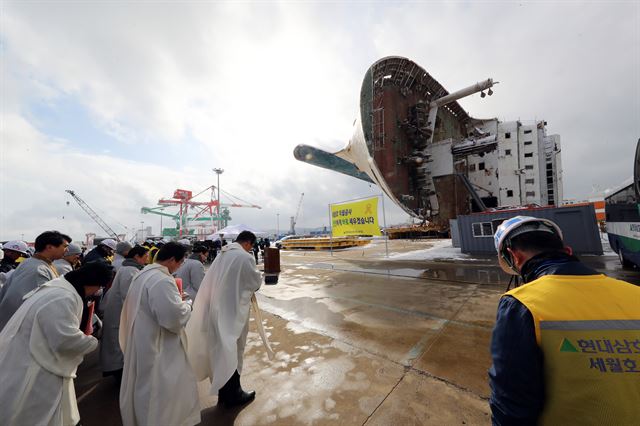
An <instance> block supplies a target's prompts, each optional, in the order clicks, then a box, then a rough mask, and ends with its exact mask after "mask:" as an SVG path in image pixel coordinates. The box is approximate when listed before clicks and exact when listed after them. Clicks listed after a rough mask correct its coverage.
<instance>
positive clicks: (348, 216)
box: [331, 197, 381, 237]
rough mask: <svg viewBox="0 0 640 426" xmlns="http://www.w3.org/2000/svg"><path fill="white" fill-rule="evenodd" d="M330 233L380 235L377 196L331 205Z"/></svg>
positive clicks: (337, 235) (335, 235)
mask: <svg viewBox="0 0 640 426" xmlns="http://www.w3.org/2000/svg"><path fill="white" fill-rule="evenodd" d="M331 222H332V235H333V236H334V237H343V236H349V235H381V233H380V226H379V225H378V197H373V198H368V199H366V200H361V201H354V202H352V203H343V204H332V205H331Z"/></svg>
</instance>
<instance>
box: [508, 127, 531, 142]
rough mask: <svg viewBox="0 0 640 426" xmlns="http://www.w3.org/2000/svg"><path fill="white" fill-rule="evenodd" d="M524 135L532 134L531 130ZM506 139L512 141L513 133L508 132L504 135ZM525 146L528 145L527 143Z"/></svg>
mask: <svg viewBox="0 0 640 426" xmlns="http://www.w3.org/2000/svg"><path fill="white" fill-rule="evenodd" d="M523 133H524V134H525V135H528V134H531V130H525V131H524V132H523ZM504 138H505V139H511V132H506V133H505V134H504ZM529 143H531V142H529ZM525 144H526V142H525Z"/></svg>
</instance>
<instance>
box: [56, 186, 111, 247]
mask: <svg viewBox="0 0 640 426" xmlns="http://www.w3.org/2000/svg"><path fill="white" fill-rule="evenodd" d="M65 192H68V193H69V194H70V195H71V196H72V197H73V199H74V200H76V202H77V203H78V204H79V205H80V207H81V208H82V210H84V211H85V212H87V214H88V215H89V216H91V219H93V220H94V221H95V222H96V223H97V224H98V225H100V227H101V228H102V229H104V230H105V232H106V233H107V234H108V235H109V236H110V237H112V238H113V239H115V240H116V241H117V240H118V234H116V232H115V231H114V230H113V229H111V227H110V226H109V225H107V224H106V223H105V221H104V220H102V218H101V217H100V216H98V213H96V212H95V211H93V209H92V208H91V207H89V205H88V204H87V203H85V202H84V200H83V199H82V198H80V197H79V196H77V195H76V193H75V192H74V191H72V190H70V189H67V190H65Z"/></svg>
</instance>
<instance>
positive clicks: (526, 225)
mask: <svg viewBox="0 0 640 426" xmlns="http://www.w3.org/2000/svg"><path fill="white" fill-rule="evenodd" d="M527 232H549V233H552V234H553V233H555V234H556V235H558V236H559V237H560V239H562V230H560V227H559V226H558V225H556V224H555V223H554V222H553V221H551V220H549V219H544V218H540V217H531V216H515V217H512V218H511V219H507V220H505V221H504V222H502V223H501V224H500V226H498V229H496V233H495V234H494V235H493V242H494V244H495V247H496V251H497V252H498V263H499V264H500V267H501V268H502V270H503V271H505V272H506V273H507V274H511V275H518V271H516V270H515V269H514V268H513V267H512V266H511V265H510V264H509V262H508V261H507V259H506V255H505V253H504V245H505V243H506V242H507V241H509V240H511V238H513V237H515V236H516V235H521V234H524V233H527Z"/></svg>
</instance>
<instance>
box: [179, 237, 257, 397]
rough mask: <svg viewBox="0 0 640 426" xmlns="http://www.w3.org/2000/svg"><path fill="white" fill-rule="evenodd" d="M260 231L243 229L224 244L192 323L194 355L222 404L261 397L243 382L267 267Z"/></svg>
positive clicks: (201, 374)
mask: <svg viewBox="0 0 640 426" xmlns="http://www.w3.org/2000/svg"><path fill="white" fill-rule="evenodd" d="M255 241H256V236H255V235H254V234H253V233H251V232H249V231H243V232H241V233H240V234H239V235H238V238H237V239H236V241H235V242H234V243H232V244H229V245H226V246H224V247H222V250H221V252H220V254H219V255H218V256H217V257H216V260H215V261H214V262H213V263H212V264H211V267H210V268H209V270H208V271H207V274H206V275H205V277H204V280H203V281H202V284H201V286H200V290H199V291H198V295H197V296H196V300H195V302H194V306H193V316H192V319H191V321H190V322H189V323H188V324H187V337H188V340H189V342H190V344H189V347H188V354H189V361H190V362H191V366H192V367H193V370H194V373H195V374H196V377H197V378H198V380H204V379H209V380H210V381H211V388H210V394H212V395H214V394H215V393H216V392H217V393H218V404H220V405H223V406H234V405H242V404H246V403H248V402H250V401H252V400H253V399H254V398H255V392H254V391H251V392H245V391H244V390H243V389H242V386H241V384H240V374H241V373H242V364H243V362H242V360H243V353H244V348H245V345H246V340H247V333H248V330H249V310H250V307H251V300H252V298H253V296H254V293H255V292H256V291H257V290H258V289H259V288H260V284H261V282H262V277H261V273H260V272H259V271H258V270H257V268H256V262H255V259H254V257H253V255H252V254H250V253H251V251H252V248H253V244H254V243H255Z"/></svg>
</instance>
